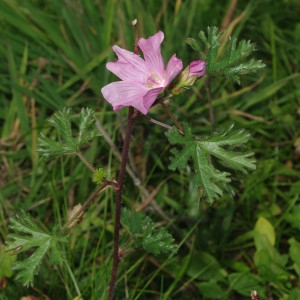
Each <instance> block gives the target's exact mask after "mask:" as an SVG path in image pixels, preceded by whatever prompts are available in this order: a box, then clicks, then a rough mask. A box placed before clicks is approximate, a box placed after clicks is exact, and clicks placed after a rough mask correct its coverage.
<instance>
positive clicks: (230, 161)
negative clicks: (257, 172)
mask: <svg viewBox="0 0 300 300" xmlns="http://www.w3.org/2000/svg"><path fill="white" fill-rule="evenodd" d="M183 126H184V132H185V134H184V135H182V134H181V133H180V132H179V131H178V130H177V129H175V128H173V129H172V130H170V131H168V132H167V133H166V135H167V137H168V139H169V141H170V143H171V144H178V145H180V146H181V147H182V149H181V150H179V149H177V148H173V149H171V153H172V154H173V156H172V157H171V158H170V159H171V164H170V166H169V168H170V169H171V170H175V169H178V170H181V169H184V168H185V167H186V165H187V164H188V162H189V160H190V159H191V158H192V161H193V165H194V172H195V175H194V182H195V184H196V186H198V187H201V188H202V189H203V191H204V194H205V195H206V197H207V199H208V201H209V202H210V203H212V202H213V201H214V200H215V199H218V198H219V197H220V196H222V190H221V188H220V186H221V184H222V183H227V182H229V181H230V177H229V176H230V173H228V172H224V171H220V170H218V169H216V168H215V166H214V165H213V163H212V157H214V158H216V159H218V160H219V162H220V163H221V164H223V165H224V167H226V168H231V169H236V170H239V171H241V172H243V173H246V172H247V170H254V169H255V160H254V158H253V153H252V152H240V151H237V150H236V151H233V150H232V149H230V147H232V146H235V147H236V146H238V145H241V144H244V143H246V142H247V141H248V140H249V138H250V134H249V133H248V132H246V131H245V130H244V129H240V130H236V131H232V128H233V125H231V126H229V127H228V128H226V129H225V130H224V131H223V132H221V133H217V132H216V133H214V134H213V135H212V136H211V137H208V138H205V139H202V140H200V139H199V138H198V137H194V136H193V135H192V132H191V128H190V127H189V126H188V124H186V123H184V124H183Z"/></svg>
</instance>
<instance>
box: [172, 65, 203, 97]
mask: <svg viewBox="0 0 300 300" xmlns="http://www.w3.org/2000/svg"><path fill="white" fill-rule="evenodd" d="M205 71H206V64H205V62H204V60H194V61H192V62H191V63H190V64H189V65H188V67H186V68H185V69H184V70H183V71H182V72H181V73H180V74H179V79H178V83H177V84H176V85H175V86H174V87H173V88H172V90H171V93H172V94H175V95H178V94H181V93H183V91H184V89H188V88H189V87H190V86H192V85H193V84H194V83H195V81H196V80H197V79H198V78H199V77H201V76H203V75H204V74H205Z"/></svg>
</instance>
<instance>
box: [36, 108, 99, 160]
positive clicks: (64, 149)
mask: <svg viewBox="0 0 300 300" xmlns="http://www.w3.org/2000/svg"><path fill="white" fill-rule="evenodd" d="M70 118H71V109H70V108H64V109H63V110H62V111H59V112H57V113H55V114H54V116H53V117H52V118H50V119H49V120H48V123H50V124H51V125H52V126H53V127H55V128H56V129H57V131H58V135H59V141H55V140H53V139H50V138H48V137H46V136H45V134H43V133H41V135H40V137H39V139H38V147H39V148H38V149H37V150H36V151H37V152H40V153H41V154H42V159H45V160H47V159H50V158H53V157H56V156H60V155H71V154H74V153H76V152H78V151H79V148H80V147H81V146H82V145H84V144H86V143H88V142H89V141H91V140H92V139H93V138H95V137H96V136H99V135H100V133H99V131H97V130H95V129H94V128H93V125H94V122H95V121H94V111H93V110H92V109H90V108H83V109H82V110H81V112H80V117H79V126H78V127H79V132H78V136H77V137H73V136H72V127H71V121H70Z"/></svg>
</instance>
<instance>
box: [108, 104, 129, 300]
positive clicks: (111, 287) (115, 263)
mask: <svg viewBox="0 0 300 300" xmlns="http://www.w3.org/2000/svg"><path fill="white" fill-rule="evenodd" d="M133 114H134V108H133V107H131V106H130V107H129V110H128V119H127V127H126V132H125V138H124V145H123V151H122V159H121V166H120V173H119V179H118V187H117V192H116V204H115V205H116V206H115V226H114V253H113V267H112V272H111V278H110V285H109V296H108V299H109V300H112V299H113V296H114V289H115V284H116V278H117V270H118V265H119V260H120V258H119V235H120V220H121V206H122V194H123V186H124V178H125V171H126V163H127V158H128V152H129V144H130V137H131V133H132V128H133V120H134V118H133Z"/></svg>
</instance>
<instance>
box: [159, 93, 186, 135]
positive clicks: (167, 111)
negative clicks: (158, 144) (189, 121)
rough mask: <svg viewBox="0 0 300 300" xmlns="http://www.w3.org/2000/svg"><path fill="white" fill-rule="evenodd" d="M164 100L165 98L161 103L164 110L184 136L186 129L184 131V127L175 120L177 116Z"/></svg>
mask: <svg viewBox="0 0 300 300" xmlns="http://www.w3.org/2000/svg"><path fill="white" fill-rule="evenodd" d="M163 100H164V99H163V98H162V99H160V101H159V103H160V104H161V106H162V107H163V108H164V110H165V111H166V113H167V114H168V116H169V117H170V118H171V119H172V121H173V122H174V124H175V126H176V127H177V129H178V130H179V132H180V133H182V134H184V129H183V127H182V125H181V124H180V123H179V121H178V120H177V119H176V118H175V116H174V115H173V114H172V112H171V111H170V110H169V108H168V106H167V105H166V104H165V103H164V102H163Z"/></svg>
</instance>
